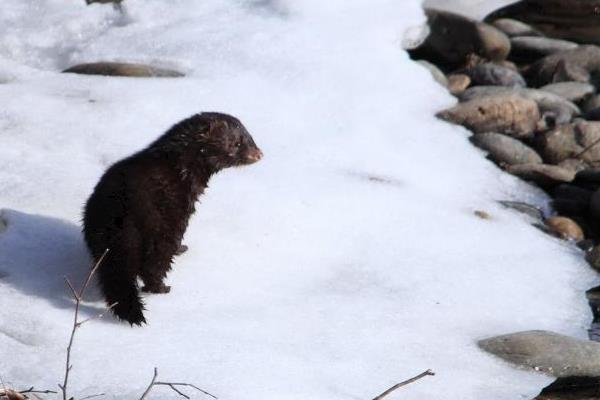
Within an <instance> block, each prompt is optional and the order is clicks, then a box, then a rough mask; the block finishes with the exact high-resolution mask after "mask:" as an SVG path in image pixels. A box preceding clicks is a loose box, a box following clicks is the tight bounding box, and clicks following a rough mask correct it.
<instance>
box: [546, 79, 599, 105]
mask: <svg viewBox="0 0 600 400" xmlns="http://www.w3.org/2000/svg"><path fill="white" fill-rule="evenodd" d="M540 89H541V90H545V91H546V92H550V93H554V94H556V95H558V96H561V97H563V98H565V99H567V100H569V101H572V102H575V103H577V102H579V101H582V100H584V99H585V98H587V97H589V96H591V95H593V94H594V93H595V92H596V88H595V87H594V86H593V85H590V84H589V83H584V82H559V83H552V84H550V85H546V86H543V87H541V88H540Z"/></svg>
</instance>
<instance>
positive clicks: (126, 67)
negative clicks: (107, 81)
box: [63, 62, 184, 78]
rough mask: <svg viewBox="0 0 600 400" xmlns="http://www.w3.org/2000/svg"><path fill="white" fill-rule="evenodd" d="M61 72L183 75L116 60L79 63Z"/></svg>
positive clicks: (124, 75)
mask: <svg viewBox="0 0 600 400" xmlns="http://www.w3.org/2000/svg"><path fill="white" fill-rule="evenodd" d="M63 72H64V73H74V74H84V75H102V76H123V77H134V78H179V77H182V76H184V74H183V73H181V72H179V71H174V70H170V69H165V68H158V67H153V66H151V65H145V64H131V63H117V62H95V63H87V64H79V65H75V66H73V67H70V68H67V69H66V70H64V71H63Z"/></svg>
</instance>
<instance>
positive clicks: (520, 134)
mask: <svg viewBox="0 0 600 400" xmlns="http://www.w3.org/2000/svg"><path fill="white" fill-rule="evenodd" d="M437 116H438V118H441V119H443V120H445V121H449V122H452V123H455V124H459V125H463V126H465V127H467V128H469V129H470V130H472V131H473V132H475V133H485V132H498V133H503V134H506V135H510V136H513V137H516V138H526V137H531V136H532V135H533V132H534V131H535V129H536V126H537V123H538V121H539V120H540V113H539V109H538V106H537V104H536V103H535V101H533V100H530V99H526V98H523V97H520V96H517V95H498V96H493V97H481V98H476V99H473V100H470V101H467V102H464V103H460V104H458V105H456V106H455V107H453V108H450V109H448V110H444V111H442V112H439V113H438V114H437Z"/></svg>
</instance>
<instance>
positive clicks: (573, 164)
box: [557, 158, 589, 173]
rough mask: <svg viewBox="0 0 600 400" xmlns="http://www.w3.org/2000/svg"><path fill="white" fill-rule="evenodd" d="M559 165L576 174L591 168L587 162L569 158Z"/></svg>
mask: <svg viewBox="0 0 600 400" xmlns="http://www.w3.org/2000/svg"><path fill="white" fill-rule="evenodd" d="M557 165H558V166H559V167H563V168H565V169H568V170H570V171H573V172H575V173H577V172H579V171H583V170H584V169H587V168H589V165H588V164H587V163H586V162H585V161H583V160H578V159H576V158H567V159H566V160H562V161H561V162H559V163H558V164H557Z"/></svg>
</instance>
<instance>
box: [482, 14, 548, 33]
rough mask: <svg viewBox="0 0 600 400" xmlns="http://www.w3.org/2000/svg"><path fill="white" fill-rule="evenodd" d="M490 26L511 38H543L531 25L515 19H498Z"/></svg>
mask: <svg viewBox="0 0 600 400" xmlns="http://www.w3.org/2000/svg"><path fill="white" fill-rule="evenodd" d="M492 25H493V26H494V27H496V28H498V29H500V30H501V31H502V32H504V33H505V34H506V35H507V36H508V37H511V38H512V37H515V36H544V34H543V33H541V32H540V31H538V30H537V29H535V28H533V27H532V26H531V25H527V24H526V23H523V22H521V21H518V20H516V19H510V18H500V19H497V20H495V21H494V22H492Z"/></svg>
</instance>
